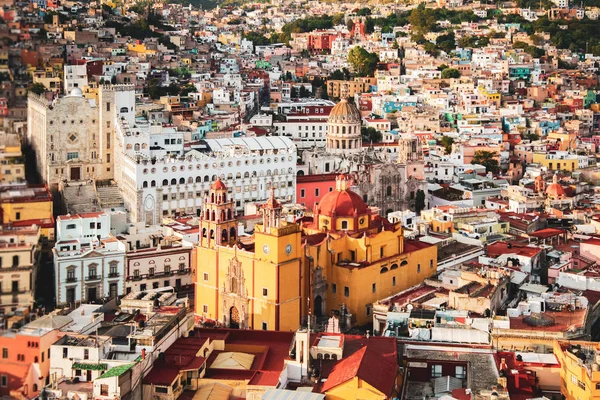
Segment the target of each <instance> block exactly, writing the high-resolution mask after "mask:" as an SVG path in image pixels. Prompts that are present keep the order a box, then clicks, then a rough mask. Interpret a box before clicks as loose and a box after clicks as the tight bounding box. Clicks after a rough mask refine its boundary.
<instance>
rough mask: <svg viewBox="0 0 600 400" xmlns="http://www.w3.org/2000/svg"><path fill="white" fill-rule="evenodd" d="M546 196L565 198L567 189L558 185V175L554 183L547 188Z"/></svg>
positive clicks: (555, 176) (554, 178) (553, 179)
mask: <svg viewBox="0 0 600 400" xmlns="http://www.w3.org/2000/svg"><path fill="white" fill-rule="evenodd" d="M546 195H547V196H548V197H552V198H559V197H565V189H563V187H562V186H561V185H560V183H558V175H556V174H554V176H553V177H552V183H551V184H549V185H548V187H547V188H546Z"/></svg>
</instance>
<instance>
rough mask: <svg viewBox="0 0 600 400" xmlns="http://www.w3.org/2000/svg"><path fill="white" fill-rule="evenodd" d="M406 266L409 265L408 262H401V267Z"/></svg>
mask: <svg viewBox="0 0 600 400" xmlns="http://www.w3.org/2000/svg"><path fill="white" fill-rule="evenodd" d="M405 265H408V261H406V260H402V261H401V262H400V266H401V267H404V266H405Z"/></svg>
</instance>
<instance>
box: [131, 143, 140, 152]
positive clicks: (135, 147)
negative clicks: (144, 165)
mask: <svg viewBox="0 0 600 400" xmlns="http://www.w3.org/2000/svg"><path fill="white" fill-rule="evenodd" d="M133 150H134V151H140V144H139V143H136V144H135V145H134V146H133Z"/></svg>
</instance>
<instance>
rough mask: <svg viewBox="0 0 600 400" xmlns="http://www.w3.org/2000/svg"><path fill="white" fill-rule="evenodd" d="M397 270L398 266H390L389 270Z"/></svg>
mask: <svg viewBox="0 0 600 400" xmlns="http://www.w3.org/2000/svg"><path fill="white" fill-rule="evenodd" d="M397 268H398V264H392V266H391V267H390V270H392V269H397Z"/></svg>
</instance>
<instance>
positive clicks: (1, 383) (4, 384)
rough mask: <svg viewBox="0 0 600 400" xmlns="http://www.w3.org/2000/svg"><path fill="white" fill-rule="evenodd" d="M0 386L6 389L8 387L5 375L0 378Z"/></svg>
mask: <svg viewBox="0 0 600 400" xmlns="http://www.w3.org/2000/svg"><path fill="white" fill-rule="evenodd" d="M0 386H2V387H7V386H8V377H7V376H6V375H2V377H1V378H0Z"/></svg>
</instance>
